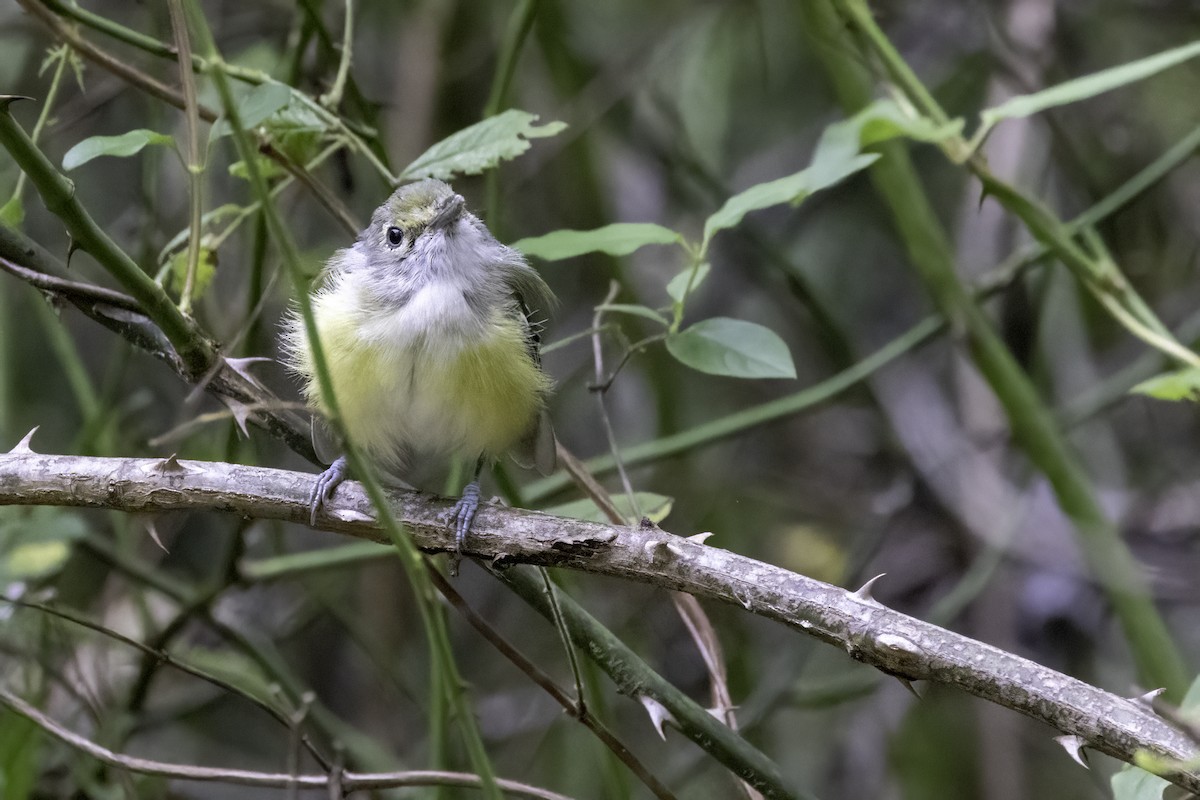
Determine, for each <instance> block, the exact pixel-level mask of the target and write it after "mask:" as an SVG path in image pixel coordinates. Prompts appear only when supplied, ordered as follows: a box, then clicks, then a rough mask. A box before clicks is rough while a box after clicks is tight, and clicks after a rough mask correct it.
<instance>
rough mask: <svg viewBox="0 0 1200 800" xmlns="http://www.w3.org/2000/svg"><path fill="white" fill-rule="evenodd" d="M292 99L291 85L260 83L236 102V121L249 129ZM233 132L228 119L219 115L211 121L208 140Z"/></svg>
mask: <svg viewBox="0 0 1200 800" xmlns="http://www.w3.org/2000/svg"><path fill="white" fill-rule="evenodd" d="M291 100H292V90H291V87H289V86H287V85H285V84H282V83H260V84H259V85H258V86H255V87H254V88H253V89H251V90H250V91H248V92H246V94H245V95H244V96H243V97H242V98H241V99H240V100H239V101H238V102H237V110H238V121H239V122H241V123H242V127H243V128H245V129H246V130H250V129H251V128H254V127H255V126H257V125H259V124H261V123H262V122H263V120H265V119H266V118H267V117H269V116H271V115H272V114H274V113H275V112H276V111H278V110H279V109H281V108H283V107H284V106H286V105H287V104H288V103H290V102H291ZM231 133H233V128H232V127H231V126H230V124H229V120H228V119H226V118H225V117H221V118H220V119H218V120H217V121H216V122H215V123H213V126H212V130H211V131H209V133H208V138H209V141H213V140H214V139H219V138H221V137H222V136H228V135H229V134H231Z"/></svg>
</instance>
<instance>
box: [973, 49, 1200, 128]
mask: <svg viewBox="0 0 1200 800" xmlns="http://www.w3.org/2000/svg"><path fill="white" fill-rule="evenodd" d="M1196 56H1200V41H1197V42H1191V43H1190V44H1185V45H1182V46H1180V47H1176V48H1173V49H1171V50H1164V51H1163V52H1161V53H1156V54H1154V55H1152V56H1148V57H1146V58H1142V59H1138V60H1137V61H1131V62H1129V63H1128V64H1122V65H1121V66H1119V67H1111V68H1109V69H1104V70H1100V71H1099V72H1094V73H1092V74H1091V75H1085V76H1083V77H1082V78H1076V79H1074V80H1070V81H1066V82H1065V83H1060V84H1058V85H1057V86H1051V87H1050V88H1049V89H1043V90H1042V91H1040V92H1034V93H1033V94H1025V95H1020V96H1018V97H1012V98H1009V99H1008V100H1006V101H1004V102H1003V103H1001V104H1000V105H998V106H996V107H994V108H989V109H986V110H984V111H983V113H982V114H980V118H981V120H982V122H983V124H982V128H983V130H985V131H986V130H988V129H990V128H991V127H992V126H993V125H995V124H996V123H997V122H999V121H1000V120H1004V119H1018V118H1021V117H1028V116H1031V115H1033V114H1037V113H1038V112H1040V111H1045V110H1046V109H1047V108H1054V107H1055V106H1061V105H1066V104H1067V103H1075V102H1078V101H1080V100H1086V99H1087V98H1089V97H1095V96H1096V95H1098V94H1103V93H1104V92H1109V91H1112V90H1113V89H1118V88H1120V87H1122V86H1126V85H1128V84H1130V83H1135V82H1137V81H1140V80H1144V79H1145V78H1149V77H1150V76H1152V75H1155V74H1157V73H1159V72H1162V71H1163V70H1165V69H1167V68H1169V67H1173V66H1175V65H1176V64H1181V63H1183V62H1184V61H1187V60H1188V59H1191V58H1195V57H1196Z"/></svg>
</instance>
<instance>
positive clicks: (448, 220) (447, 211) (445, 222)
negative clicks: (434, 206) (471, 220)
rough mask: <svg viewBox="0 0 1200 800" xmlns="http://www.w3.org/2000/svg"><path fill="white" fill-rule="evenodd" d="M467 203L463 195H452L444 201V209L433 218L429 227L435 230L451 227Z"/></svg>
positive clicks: (439, 210)
mask: <svg viewBox="0 0 1200 800" xmlns="http://www.w3.org/2000/svg"><path fill="white" fill-rule="evenodd" d="M465 202H466V201H465V200H463V197H462V195H461V194H452V195H450V196H449V197H447V198H446V199H445V200H443V201H442V207H441V208H440V209H438V212H437V216H436V217H434V218H433V222H432V223H430V226H429V227H431V228H433V229H435V230H440V229H442V228H446V227H449V226H450V225H451V224H453V223H454V222H455V221H456V220H458V217H459V215H460V214H462V210H463V205H464V204H465Z"/></svg>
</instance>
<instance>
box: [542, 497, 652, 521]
mask: <svg viewBox="0 0 1200 800" xmlns="http://www.w3.org/2000/svg"><path fill="white" fill-rule="evenodd" d="M634 495H635V496H636V497H637V505H638V509H640V510H641V512H642V516H643V517H646V518H647V519H649V520H650V521H651V522H654V523H659V522H662V521H663V520H664V519H666V518H667V515H668V514H670V513H671V507H672V506H673V505H674V503H675V500H674V498H671V497H666V496H665V495H661V494H654V493H653V492H634ZM613 505H615V506H616V507H617V510H618V511H619V512H621V516H623V517H625V518H626V519H632V518H633V515H634V510H633V505H632V504H631V503H630V502H629V498H628V497H627V496H625V495H623V494H619V495H613ZM543 510H544V511H545V512H546V513H547V514H553V515H555V516H556V517H571V518H572V519H582V520H586V521H588V522H609V519H608V517H607V516H606V515H605V513H604V512H603V511H601V510H600V509H599V508H597V507H596V504H595V503H594V502H592V501H591V500H589V499H586V498H585V499H583V500H574V501H572V502H570V503H563V504H562V505H557V506H553V507H551V508H546V509H543Z"/></svg>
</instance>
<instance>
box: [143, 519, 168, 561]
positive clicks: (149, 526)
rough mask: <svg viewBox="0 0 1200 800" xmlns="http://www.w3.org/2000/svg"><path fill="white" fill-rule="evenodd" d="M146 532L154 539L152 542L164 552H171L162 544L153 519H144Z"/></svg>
mask: <svg viewBox="0 0 1200 800" xmlns="http://www.w3.org/2000/svg"><path fill="white" fill-rule="evenodd" d="M146 532H147V533H149V534H150V538H151V539H153V540H154V543H155V544H156V545H158V546H159V548H160V549H161V550H162V551H163V552H164V553H166V554H167V555H170V554H171V551H170V550H168V549H167V546H166V545H165V544H163V541H162V537H160V536H159V535H158V528H156V527H155V526H154V520H152V519H148V520H146Z"/></svg>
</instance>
